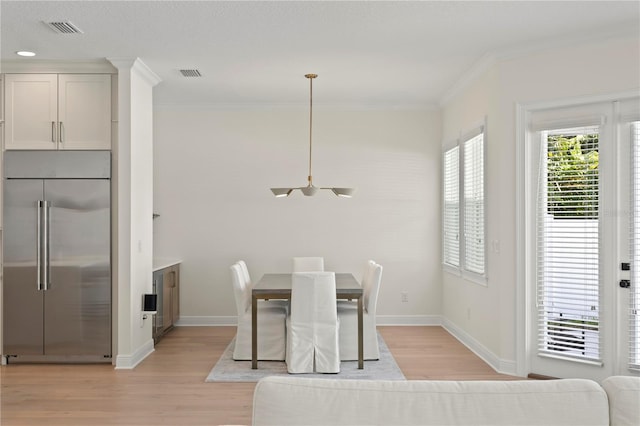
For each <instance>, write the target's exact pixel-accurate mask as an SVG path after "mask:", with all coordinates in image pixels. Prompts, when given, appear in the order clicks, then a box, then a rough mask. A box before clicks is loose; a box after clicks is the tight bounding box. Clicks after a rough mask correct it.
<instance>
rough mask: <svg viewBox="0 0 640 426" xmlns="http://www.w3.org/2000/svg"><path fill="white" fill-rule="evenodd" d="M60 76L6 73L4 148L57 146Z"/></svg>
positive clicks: (53, 147)
mask: <svg viewBox="0 0 640 426" xmlns="http://www.w3.org/2000/svg"><path fill="white" fill-rule="evenodd" d="M57 133H58V76H57V75H56V74H6V75H5V149H57Z"/></svg>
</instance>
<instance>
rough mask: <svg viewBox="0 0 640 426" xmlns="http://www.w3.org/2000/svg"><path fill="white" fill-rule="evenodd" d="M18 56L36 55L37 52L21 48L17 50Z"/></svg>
mask: <svg viewBox="0 0 640 426" xmlns="http://www.w3.org/2000/svg"><path fill="white" fill-rule="evenodd" d="M16 55H18V56H36V54H35V52H29V51H28V50H19V51H17V52H16Z"/></svg>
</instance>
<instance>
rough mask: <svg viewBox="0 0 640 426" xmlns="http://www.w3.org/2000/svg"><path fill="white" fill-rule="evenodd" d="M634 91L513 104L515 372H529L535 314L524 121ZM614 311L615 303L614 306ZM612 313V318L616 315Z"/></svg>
mask: <svg viewBox="0 0 640 426" xmlns="http://www.w3.org/2000/svg"><path fill="white" fill-rule="evenodd" d="M637 97H638V92H637V91H624V92H617V93H609V94H604V95H596V96H583V97H575V98H569V99H556V100H550V101H537V102H528V103H516V111H515V112H516V283H517V284H516V292H515V294H516V298H515V303H516V316H515V320H516V324H515V325H516V326H515V336H514V340H515V345H516V348H515V349H516V374H517V375H518V376H521V377H524V376H526V375H527V374H528V373H529V371H530V366H531V355H530V354H531V350H530V349H531V348H530V346H531V330H530V327H529V322H530V320H531V318H532V315H536V313H535V312H532V309H531V308H530V305H531V303H530V302H531V300H530V294H531V290H532V286H535V285H536V282H535V280H532V279H530V277H532V273H531V269H530V268H531V265H529V262H528V259H529V258H530V253H529V252H530V249H529V246H530V241H532V238H535V235H532V232H531V227H529V226H528V223H530V220H532V219H533V220H535V218H532V217H531V215H532V214H533V211H532V209H531V208H530V206H529V205H528V202H527V200H529V199H530V191H531V186H530V185H529V183H530V181H531V179H532V176H531V174H530V173H529V161H530V156H531V155H532V146H531V143H529V142H530V141H529V140H528V130H527V123H528V119H529V115H530V114H531V113H532V112H534V111H537V110H543V109H552V108H563V107H572V106H580V105H583V104H593V103H601V102H613V101H616V100H621V101H622V100H626V99H630V98H637ZM615 310H616V311H617V306H616V307H615ZM617 317H618V315H617V312H616V313H615V316H614V317H613V318H614V321H615V320H616V319H615V318H617ZM612 334H613V336H612V338H613V339H615V340H616V341H615V342H614V344H615V345H617V344H618V342H617V333H616V332H614V333H612ZM614 358H616V359H614V360H613V362H614V367H613V368H614V371H619V366H617V365H615V364H617V357H614Z"/></svg>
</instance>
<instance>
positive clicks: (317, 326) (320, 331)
mask: <svg viewBox="0 0 640 426" xmlns="http://www.w3.org/2000/svg"><path fill="white" fill-rule="evenodd" d="M338 328H339V322H338V315H337V313H336V277H335V274H334V273H333V272H294V273H293V275H292V286H291V313H290V315H289V316H288V317H287V354H286V361H287V371H288V372H289V373H312V372H314V371H315V372H318V373H338V372H340V351H339V349H338V339H339V338H338Z"/></svg>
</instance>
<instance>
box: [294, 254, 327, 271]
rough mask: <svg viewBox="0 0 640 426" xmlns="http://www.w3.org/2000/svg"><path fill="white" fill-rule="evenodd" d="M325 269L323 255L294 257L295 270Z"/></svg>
mask: <svg viewBox="0 0 640 426" xmlns="http://www.w3.org/2000/svg"><path fill="white" fill-rule="evenodd" d="M322 271H324V258H323V257H294V258H293V272H322Z"/></svg>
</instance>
